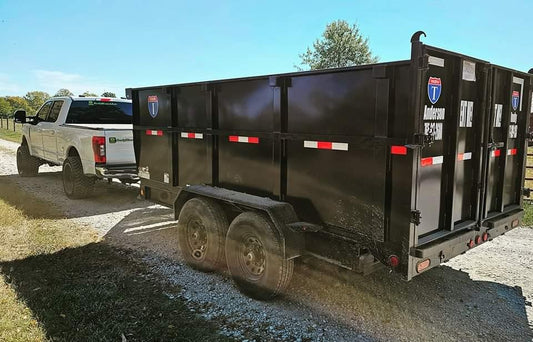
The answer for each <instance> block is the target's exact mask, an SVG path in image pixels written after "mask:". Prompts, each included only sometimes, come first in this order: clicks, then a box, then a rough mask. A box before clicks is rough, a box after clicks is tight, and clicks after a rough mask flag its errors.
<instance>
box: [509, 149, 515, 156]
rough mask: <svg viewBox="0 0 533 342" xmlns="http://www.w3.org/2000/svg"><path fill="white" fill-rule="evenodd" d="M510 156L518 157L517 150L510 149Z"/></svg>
mask: <svg viewBox="0 0 533 342" xmlns="http://www.w3.org/2000/svg"><path fill="white" fill-rule="evenodd" d="M509 154H510V155H511V156H514V155H516V148H512V149H510V150H509Z"/></svg>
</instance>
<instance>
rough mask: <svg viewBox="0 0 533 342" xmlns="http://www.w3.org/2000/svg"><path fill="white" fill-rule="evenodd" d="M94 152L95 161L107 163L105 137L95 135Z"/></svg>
mask: <svg viewBox="0 0 533 342" xmlns="http://www.w3.org/2000/svg"><path fill="white" fill-rule="evenodd" d="M92 143H93V154H94V162H95V163H105V162H106V156H105V137H93V139H92Z"/></svg>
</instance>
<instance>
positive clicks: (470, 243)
mask: <svg viewBox="0 0 533 342" xmlns="http://www.w3.org/2000/svg"><path fill="white" fill-rule="evenodd" d="M466 245H467V246H468V248H474V246H475V245H474V240H470V241H468V243H467V244H466Z"/></svg>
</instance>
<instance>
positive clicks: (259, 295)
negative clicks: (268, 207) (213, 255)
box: [226, 212, 294, 300]
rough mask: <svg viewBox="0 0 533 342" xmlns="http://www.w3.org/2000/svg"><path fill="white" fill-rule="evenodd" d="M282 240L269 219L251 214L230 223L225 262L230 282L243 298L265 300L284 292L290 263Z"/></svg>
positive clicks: (291, 265)
mask: <svg viewBox="0 0 533 342" xmlns="http://www.w3.org/2000/svg"><path fill="white" fill-rule="evenodd" d="M282 239H283V236H280V233H279V232H278V231H277V229H276V228H275V226H274V224H273V223H272V222H271V220H270V219H268V218H267V217H265V216H263V215H260V214H257V213H254V212H245V213H242V214H240V215H239V216H237V217H236V218H235V219H234V220H233V222H232V223H231V225H230V227H229V230H228V234H227V236H226V261H227V264H228V268H229V271H230V274H231V276H232V278H233V280H234V281H235V283H236V284H237V286H238V287H239V289H240V290H241V291H242V292H244V293H245V294H246V295H248V296H250V297H253V298H256V299H260V300H266V299H271V298H273V297H275V296H277V295H279V294H280V293H282V292H283V291H284V290H285V289H286V288H287V286H288V284H289V282H290V279H291V277H292V271H293V268H294V260H292V259H291V260H287V259H285V258H284V253H283V245H282Z"/></svg>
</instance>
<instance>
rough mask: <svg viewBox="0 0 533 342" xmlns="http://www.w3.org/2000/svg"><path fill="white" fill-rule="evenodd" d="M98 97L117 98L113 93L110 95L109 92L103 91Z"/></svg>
mask: <svg viewBox="0 0 533 342" xmlns="http://www.w3.org/2000/svg"><path fill="white" fill-rule="evenodd" d="M100 96H102V97H117V95H115V93H112V92H110V91H105V92H103V93H102V95H100Z"/></svg>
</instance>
